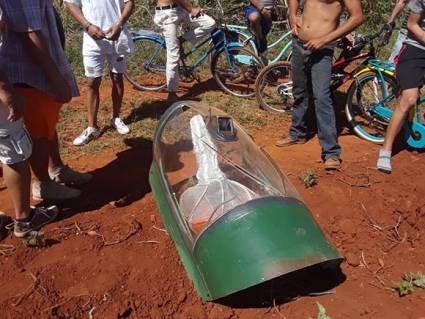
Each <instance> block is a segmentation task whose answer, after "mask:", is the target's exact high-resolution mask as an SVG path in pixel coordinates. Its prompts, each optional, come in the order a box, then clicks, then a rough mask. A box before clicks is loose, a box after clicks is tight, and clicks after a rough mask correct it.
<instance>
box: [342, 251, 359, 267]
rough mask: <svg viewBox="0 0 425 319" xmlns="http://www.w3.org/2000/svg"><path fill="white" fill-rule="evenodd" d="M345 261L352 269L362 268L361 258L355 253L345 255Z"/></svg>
mask: <svg viewBox="0 0 425 319" xmlns="http://www.w3.org/2000/svg"><path fill="white" fill-rule="evenodd" d="M345 260H346V261H347V264H349V265H350V266H352V267H358V266H360V258H359V257H358V256H356V255H355V254H354V253H351V252H349V253H347V254H346V255H345Z"/></svg>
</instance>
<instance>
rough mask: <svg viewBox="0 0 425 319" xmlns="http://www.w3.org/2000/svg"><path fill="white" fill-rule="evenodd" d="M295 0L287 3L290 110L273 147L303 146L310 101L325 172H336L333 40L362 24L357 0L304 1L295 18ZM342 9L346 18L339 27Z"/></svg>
mask: <svg viewBox="0 0 425 319" xmlns="http://www.w3.org/2000/svg"><path fill="white" fill-rule="evenodd" d="M299 2H300V1H299V0H289V22H290V25H291V28H292V33H293V36H294V41H293V54H292V61H291V63H292V79H293V91H292V92H293V95H294V107H293V112H292V124H291V127H290V130H289V136H288V137H287V138H283V139H280V140H278V141H277V142H276V146H281V147H282V146H288V145H292V144H304V143H305V142H306V141H307V125H306V113H307V111H308V108H309V106H310V101H311V99H312V101H314V105H315V111H316V121H317V135H318V138H319V142H320V145H321V147H322V159H323V160H324V163H325V169H328V170H332V169H338V168H339V166H340V156H341V147H340V146H339V145H338V141H337V131H336V124H335V112H334V108H333V101H332V97H331V90H330V80H331V65H332V56H333V50H334V42H335V40H337V39H339V38H341V37H343V36H345V35H346V34H348V33H350V32H351V31H353V30H354V29H355V28H356V27H358V26H359V25H360V24H361V23H362V21H363V15H362V9H361V4H360V0H305V1H304V10H303V13H302V15H301V16H297V9H298V6H299ZM344 9H346V10H347V11H348V13H349V18H348V20H347V21H346V22H345V23H344V24H341V25H340V24H339V20H340V16H341V14H342V13H343V11H344Z"/></svg>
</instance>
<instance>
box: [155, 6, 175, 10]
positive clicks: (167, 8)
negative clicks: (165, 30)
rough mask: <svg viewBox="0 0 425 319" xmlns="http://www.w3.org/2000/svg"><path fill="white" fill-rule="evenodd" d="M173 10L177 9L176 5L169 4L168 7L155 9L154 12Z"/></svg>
mask: <svg viewBox="0 0 425 319" xmlns="http://www.w3.org/2000/svg"><path fill="white" fill-rule="evenodd" d="M174 8H177V5H176V4H170V5H168V6H162V7H156V8H155V10H159V11H162V10H170V9H174Z"/></svg>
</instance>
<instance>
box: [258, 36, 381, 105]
mask: <svg viewBox="0 0 425 319" xmlns="http://www.w3.org/2000/svg"><path fill="white" fill-rule="evenodd" d="M380 33H381V32H378V33H376V34H373V35H371V36H360V37H358V38H357V39H356V41H355V44H354V45H352V44H351V43H350V42H349V41H348V40H347V39H346V38H343V39H340V40H338V41H337V47H338V48H339V49H341V52H340V53H339V55H337V56H338V58H336V59H335V61H334V62H333V63H332V75H331V90H332V91H334V90H336V89H337V88H339V87H340V86H341V85H343V84H344V83H346V82H347V81H349V80H351V79H354V78H356V77H357V76H358V75H359V74H361V72H364V70H365V67H366V66H367V65H368V62H369V60H371V59H374V58H375V57H376V48H375V45H374V40H375V39H376V38H378V37H379V36H380ZM366 46H368V49H367V50H364V48H365V47H366ZM358 60H362V62H361V63H360V64H359V65H358V66H356V67H355V68H353V69H350V68H347V66H349V65H351V64H352V63H353V62H354V61H358ZM255 91H256V92H255V95H256V99H257V102H258V104H259V105H260V107H261V108H263V109H265V110H268V111H272V112H279V113H285V112H288V111H290V109H291V108H292V105H293V95H292V80H291V65H290V63H288V62H277V63H274V64H270V65H268V66H267V67H265V68H264V69H263V70H262V71H261V72H260V74H259V75H258V77H257V80H256V82H255Z"/></svg>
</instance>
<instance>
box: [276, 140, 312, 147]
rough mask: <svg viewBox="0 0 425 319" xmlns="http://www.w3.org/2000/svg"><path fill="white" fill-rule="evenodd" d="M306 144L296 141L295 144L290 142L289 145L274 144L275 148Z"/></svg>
mask: <svg viewBox="0 0 425 319" xmlns="http://www.w3.org/2000/svg"><path fill="white" fill-rule="evenodd" d="M305 143H307V141H296V142H291V143H287V144H275V146H276V147H288V146H292V145H297V144H305Z"/></svg>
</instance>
